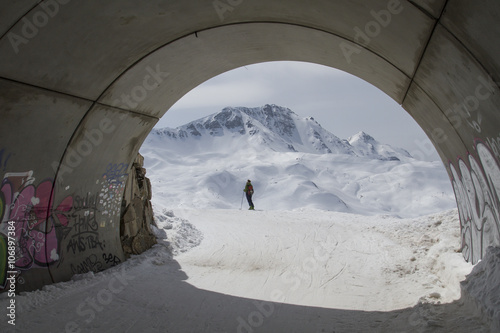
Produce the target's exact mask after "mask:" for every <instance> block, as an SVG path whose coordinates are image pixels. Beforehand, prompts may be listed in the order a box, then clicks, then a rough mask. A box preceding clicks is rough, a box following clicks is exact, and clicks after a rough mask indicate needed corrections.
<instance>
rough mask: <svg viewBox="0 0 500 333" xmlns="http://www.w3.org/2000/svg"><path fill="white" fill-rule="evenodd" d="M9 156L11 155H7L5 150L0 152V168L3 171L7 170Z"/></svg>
mask: <svg viewBox="0 0 500 333" xmlns="http://www.w3.org/2000/svg"><path fill="white" fill-rule="evenodd" d="M4 155H5V156H4ZM11 156H12V154H10V153H9V154H7V152H6V151H5V149H2V150H0V168H2V170H3V171H5V170H6V169H7V162H9V159H10V157H11Z"/></svg>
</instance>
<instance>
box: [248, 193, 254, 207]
mask: <svg viewBox="0 0 500 333" xmlns="http://www.w3.org/2000/svg"><path fill="white" fill-rule="evenodd" d="M247 201H248V204H249V205H250V207H253V201H252V194H251V193H248V192H247Z"/></svg>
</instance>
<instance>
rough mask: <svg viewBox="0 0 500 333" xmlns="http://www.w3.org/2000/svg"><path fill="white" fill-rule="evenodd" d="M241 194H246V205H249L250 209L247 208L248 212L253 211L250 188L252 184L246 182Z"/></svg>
mask: <svg viewBox="0 0 500 333" xmlns="http://www.w3.org/2000/svg"><path fill="white" fill-rule="evenodd" d="M243 192H245V193H246V195H247V201H248V205H250V208H248V209H249V210H254V207H253V201H252V195H253V186H252V182H251V181H250V179H249V180H248V181H247V184H246V186H245V189H244V190H243Z"/></svg>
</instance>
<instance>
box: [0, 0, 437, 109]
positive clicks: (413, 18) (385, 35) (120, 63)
mask: <svg viewBox="0 0 500 333" xmlns="http://www.w3.org/2000/svg"><path fill="white" fill-rule="evenodd" d="M52 3H55V4H58V7H57V9H56V8H55V7H54V8H53V9H52V11H51V12H47V9H46V8H45V7H44V6H45V4H43V5H42V4H39V5H38V6H37V7H35V8H34V9H33V10H31V11H30V12H29V13H28V14H27V15H26V17H25V20H22V21H19V22H18V23H17V24H16V25H15V26H14V27H13V28H12V29H11V31H10V32H11V33H12V34H15V35H17V36H18V38H16V39H14V40H13V39H12V38H7V37H6V36H4V37H3V38H2V39H1V40H0V54H1V55H2V61H1V62H0V76H2V77H5V78H11V79H14V80H19V81H22V82H26V83H30V84H33V85H37V86H42V87H45V88H48V89H51V90H55V91H59V92H64V93H68V94H72V95H74V96H79V97H82V98H87V99H93V100H95V99H97V98H98V97H99V95H100V94H101V93H102V92H103V91H104V90H105V89H106V87H107V86H108V85H109V84H111V83H112V82H113V81H114V80H115V79H116V78H117V77H118V76H119V75H120V74H121V73H122V72H123V71H124V70H126V69H127V68H128V67H130V66H132V65H133V64H134V63H135V62H136V61H139V60H140V59H141V58H142V57H144V56H146V55H148V54H149V53H151V52H154V51H155V50H156V49H158V48H159V47H162V46H163V45H166V44H168V43H171V42H172V41H175V40H177V39H178V38H181V37H184V36H187V35H190V34H194V33H195V32H199V31H203V30H206V29H211V28H214V27H217V26H222V25H229V24H239V23H242V22H276V23H289V24H294V25H298V26H304V27H311V28H313V29H318V30H322V31H326V32H328V33H332V34H335V35H339V36H341V37H345V38H346V39H349V40H351V41H354V42H357V43H360V44H361V45H362V48H366V49H368V50H370V51H372V52H374V53H377V54H380V56H381V57H382V58H384V59H386V60H387V61H388V62H390V63H391V64H393V65H394V66H395V67H397V68H399V69H400V70H401V71H403V72H404V73H406V74H407V75H408V76H410V75H412V74H413V73H414V71H415V68H416V66H417V64H418V60H419V59H420V56H421V52H422V49H423V46H424V45H425V43H426V40H427V38H428V37H429V35H430V33H431V29H432V27H433V25H434V21H433V20H432V19H431V18H429V17H428V16H427V15H426V14H424V13H422V12H421V11H420V10H419V9H418V8H416V7H415V6H414V5H412V4H410V3H409V2H407V1H401V2H399V1H396V2H394V1H390V2H388V1H386V0H376V1H375V0H371V1H367V0H356V1H347V0H342V1H335V2H332V1H327V0H313V1H309V2H308V3H307V6H304V2H303V1H300V0H291V1H286V2H281V1H267V0H255V1H252V2H241V4H239V5H238V6H235V7H234V8H233V7H231V8H233V10H232V11H227V12H224V13H221V12H220V11H218V10H216V8H215V7H214V5H213V2H210V1H208V2H207V1H203V0H191V1H168V2H167V1H162V0H155V1H148V2H147V3H143V4H141V5H140V6H137V2H136V1H134V0H109V1H106V2H102V1H97V0H88V1H71V2H67V3H64V4H59V2H57V1H55V0H54V1H53V2H52ZM392 3H395V4H396V5H393V6H390V5H389V4H392ZM89 18H91V19H89ZM89 21H91V23H89ZM227 37H228V40H227V44H229V43H232V42H234V41H235V40H234V38H232V37H231V36H230V35H228V36H227ZM395 44H396V45H398V47H392V46H393V45H395Z"/></svg>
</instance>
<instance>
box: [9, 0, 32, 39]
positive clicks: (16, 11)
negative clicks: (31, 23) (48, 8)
mask: <svg viewBox="0 0 500 333" xmlns="http://www.w3.org/2000/svg"><path fill="white" fill-rule="evenodd" d="M37 2H38V1H37V0H17V1H10V0H1V1H0V36H2V35H3V34H5V33H6V32H7V31H8V30H9V29H10V27H11V26H12V25H14V24H15V23H16V22H17V21H18V20H19V19H21V18H22V17H23V16H24V14H26V13H27V12H28V11H29V10H30V9H32V8H33V7H34V6H35V5H36V4H37ZM7 37H8V36H7Z"/></svg>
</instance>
